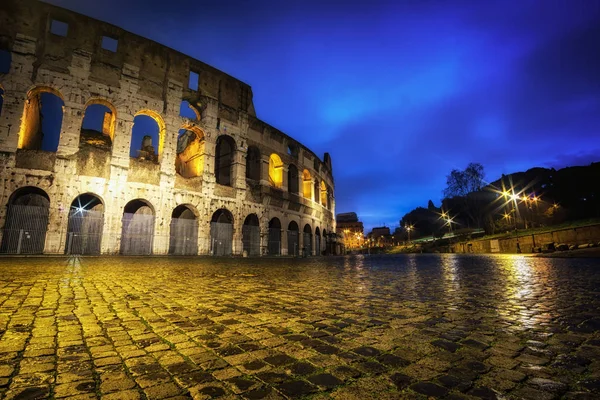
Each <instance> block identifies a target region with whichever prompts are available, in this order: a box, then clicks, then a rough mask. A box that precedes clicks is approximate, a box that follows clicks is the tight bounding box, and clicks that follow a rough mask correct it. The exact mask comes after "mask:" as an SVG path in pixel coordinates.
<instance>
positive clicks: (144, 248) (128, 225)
mask: <svg viewBox="0 0 600 400" xmlns="http://www.w3.org/2000/svg"><path fill="white" fill-rule="evenodd" d="M153 239H154V215H147V214H130V213H125V214H123V231H122V234H121V254H124V255H145V254H152V241H153Z"/></svg>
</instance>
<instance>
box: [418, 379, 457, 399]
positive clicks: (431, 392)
mask: <svg viewBox="0 0 600 400" xmlns="http://www.w3.org/2000/svg"><path fill="white" fill-rule="evenodd" d="M410 388H411V389H412V390H414V391H415V392H417V393H421V394H424V395H426V396H431V397H436V398H439V397H444V396H445V395H446V394H447V393H448V389H446V388H444V387H442V386H440V385H436V384H435V383H431V382H418V383H415V384H413V385H411V386H410Z"/></svg>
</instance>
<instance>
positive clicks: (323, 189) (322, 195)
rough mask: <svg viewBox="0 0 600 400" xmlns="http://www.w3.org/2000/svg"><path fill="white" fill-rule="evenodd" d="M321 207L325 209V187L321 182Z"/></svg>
mask: <svg viewBox="0 0 600 400" xmlns="http://www.w3.org/2000/svg"><path fill="white" fill-rule="evenodd" d="M321 205H322V206H323V207H327V186H325V182H324V181H321Z"/></svg>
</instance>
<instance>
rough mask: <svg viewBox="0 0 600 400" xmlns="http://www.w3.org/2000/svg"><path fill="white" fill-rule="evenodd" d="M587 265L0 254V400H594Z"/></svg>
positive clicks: (598, 351)
mask: <svg viewBox="0 0 600 400" xmlns="http://www.w3.org/2000/svg"><path fill="white" fill-rule="evenodd" d="M599 268H600V260H599V259H585V260H573V259H540V258H531V257H529V258H528V257H520V256H458V255H440V256H434V255H413V256H410V255H407V256H387V257H386V256H381V257H376V256H371V257H364V258H363V257H347V258H320V259H304V260H299V259H261V260H250V259H186V258H170V259H169V258H81V259H69V260H67V259H66V258H65V259H63V258H27V259H26V258H19V259H17V258H13V259H1V260H0V397H4V398H7V399H13V398H15V399H34V398H65V397H68V398H70V399H92V398H98V397H101V398H103V399H123V400H127V399H138V398H148V399H163V398H189V397H193V398H201V399H202V398H226V399H234V398H245V399H263V398H264V399H282V398H299V397H306V398H311V399H322V398H335V399H344V400H345V399H403V398H410V399H412V398H448V399H461V398H483V399H493V398H524V399H541V400H544V399H554V398H567V399H592V398H600V269H599Z"/></svg>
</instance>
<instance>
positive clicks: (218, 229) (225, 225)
mask: <svg viewBox="0 0 600 400" xmlns="http://www.w3.org/2000/svg"><path fill="white" fill-rule="evenodd" d="M210 241H211V243H210V248H211V253H212V255H213V256H230V255H231V253H232V249H233V215H232V214H231V212H229V210H227V209H225V208H221V209H219V210H217V211H215V213H214V214H213V216H212V219H211V221H210Z"/></svg>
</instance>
